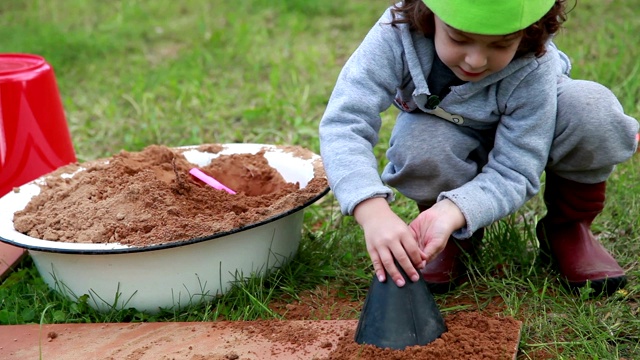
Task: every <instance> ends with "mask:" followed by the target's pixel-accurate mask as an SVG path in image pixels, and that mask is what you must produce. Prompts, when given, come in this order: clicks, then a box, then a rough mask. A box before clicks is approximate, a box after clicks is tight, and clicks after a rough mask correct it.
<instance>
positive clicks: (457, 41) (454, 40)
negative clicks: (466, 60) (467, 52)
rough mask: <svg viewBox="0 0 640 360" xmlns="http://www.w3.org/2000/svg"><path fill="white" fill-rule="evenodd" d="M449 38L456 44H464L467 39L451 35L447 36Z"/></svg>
mask: <svg viewBox="0 0 640 360" xmlns="http://www.w3.org/2000/svg"><path fill="white" fill-rule="evenodd" d="M449 39H450V40H451V41H452V42H454V43H456V44H465V43H466V42H467V41H466V40H463V39H457V38H454V37H452V36H449Z"/></svg>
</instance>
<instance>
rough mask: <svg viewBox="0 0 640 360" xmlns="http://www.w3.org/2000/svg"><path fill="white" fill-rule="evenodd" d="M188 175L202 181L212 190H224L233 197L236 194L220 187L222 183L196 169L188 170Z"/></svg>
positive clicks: (222, 186) (224, 187)
mask: <svg viewBox="0 0 640 360" xmlns="http://www.w3.org/2000/svg"><path fill="white" fill-rule="evenodd" d="M189 174H191V175H193V176H195V177H197V178H198V179H200V180H202V181H204V182H205V184H207V185H209V186H211V187H212V188H214V189H218V190H224V191H226V192H228V193H229V194H231V195H235V194H236V192H235V191H233V190H231V189H229V188H228V187H226V186H224V185H222V183H220V182H219V181H218V180H216V179H214V178H213V177H211V176H209V175H207V174H205V173H203V172H202V171H200V169H198V168H193V169H191V170H189Z"/></svg>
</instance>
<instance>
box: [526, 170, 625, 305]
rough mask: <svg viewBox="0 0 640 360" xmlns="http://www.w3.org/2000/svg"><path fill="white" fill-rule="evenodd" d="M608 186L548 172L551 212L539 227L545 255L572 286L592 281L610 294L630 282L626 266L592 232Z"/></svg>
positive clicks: (547, 200) (597, 289)
mask: <svg viewBox="0 0 640 360" xmlns="http://www.w3.org/2000/svg"><path fill="white" fill-rule="evenodd" d="M605 188H606V185H605V182H601V183H597V184H583V183H578V182H575V181H571V180H567V179H563V178H561V177H558V176H557V175H554V174H551V173H547V183H546V189H545V192H544V202H545V204H546V206H547V215H546V216H545V217H544V218H542V220H540V222H539V223H538V225H537V227H536V234H537V237H538V240H539V241H540V251H541V258H542V259H543V260H546V261H551V262H553V264H554V266H555V267H556V268H557V270H558V271H559V273H560V275H561V276H562V277H563V278H564V279H565V280H566V282H567V284H568V285H569V287H570V288H572V289H576V288H580V287H584V286H586V285H587V282H589V283H590V286H591V288H593V289H594V290H595V294H596V295H599V294H602V293H606V294H609V295H610V294H612V293H613V292H615V291H616V290H618V289H621V288H622V287H624V285H625V284H626V282H627V278H626V276H625V273H624V270H623V269H622V268H621V267H620V265H619V264H618V262H617V261H616V260H615V259H614V258H613V256H611V254H609V252H608V251H607V249H605V248H604V246H602V244H601V243H600V242H598V240H596V238H595V237H594V236H593V233H592V232H591V223H592V222H593V220H594V219H595V217H596V216H598V214H600V212H602V209H603V208H604V200H605Z"/></svg>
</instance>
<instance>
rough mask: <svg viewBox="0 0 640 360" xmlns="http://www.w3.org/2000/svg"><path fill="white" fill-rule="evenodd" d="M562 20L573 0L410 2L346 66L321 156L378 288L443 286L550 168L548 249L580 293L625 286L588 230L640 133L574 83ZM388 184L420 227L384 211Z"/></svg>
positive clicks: (544, 243)
mask: <svg viewBox="0 0 640 360" xmlns="http://www.w3.org/2000/svg"><path fill="white" fill-rule="evenodd" d="M565 19H566V13H565V0H502V1H495V0H405V1H402V2H401V3H398V4H396V5H395V6H392V7H390V8H389V9H388V10H387V11H386V12H385V13H384V15H383V16H382V18H381V19H380V20H379V21H378V22H377V23H376V25H375V26H374V27H373V28H372V29H371V30H370V32H369V33H368V34H367V36H366V37H365V39H364V40H363V42H362V44H361V45H360V46H359V47H358V49H357V50H356V51H355V52H354V53H353V55H352V56H351V58H350V59H349V60H348V61H347V63H346V64H345V66H344V68H343V70H342V71H341V73H340V75H339V77H338V80H337V83H336V86H335V89H334V91H333V93H332V95H331V98H330V101H329V103H328V106H327V109H326V112H325V114H324V116H323V118H322V121H321V123H320V129H319V130H320V143H321V154H322V158H323V162H324V166H325V169H326V172H327V175H328V178H329V183H330V185H331V188H332V190H333V192H334V194H335V196H336V198H337V200H338V202H339V203H340V206H341V210H342V212H343V213H344V214H348V215H354V217H355V219H356V221H357V222H358V223H359V224H360V225H361V226H362V228H363V230H364V236H365V240H366V245H367V250H368V252H369V255H370V257H371V260H372V262H373V267H374V270H375V273H376V276H377V277H378V278H379V279H380V281H385V280H386V275H385V271H386V272H388V274H389V276H390V277H391V278H392V280H393V281H394V282H395V283H396V284H397V286H403V285H404V284H405V282H404V279H403V277H402V275H401V273H400V272H399V270H398V268H397V267H396V264H395V263H394V260H396V261H397V264H399V265H400V266H401V267H402V269H403V270H404V271H405V272H406V274H407V276H408V277H409V279H410V280H411V281H417V280H419V278H420V276H423V277H424V279H425V280H426V281H427V283H429V284H430V286H432V290H435V291H440V290H443V289H445V290H446V289H448V288H449V287H450V286H451V285H452V284H455V280H456V279H458V278H459V277H460V276H461V275H463V274H464V272H465V268H464V265H463V262H462V259H463V258H462V255H464V253H465V252H467V253H471V252H473V251H474V249H475V248H476V247H477V246H478V244H479V242H480V240H481V239H482V234H483V228H484V227H486V226H488V225H490V224H491V223H493V222H495V221H497V220H499V219H501V218H503V217H505V216H507V215H509V214H511V213H513V212H515V211H516V210H517V209H518V208H520V207H521V206H522V205H523V204H524V203H525V202H526V201H527V200H529V199H530V198H531V197H533V196H534V195H535V194H536V193H537V192H538V191H539V190H540V178H541V175H542V173H543V171H545V170H546V185H545V193H544V200H545V204H546V206H547V215H546V216H545V217H544V218H543V219H542V220H541V221H540V222H539V224H538V225H537V229H536V230H537V236H538V239H539V240H540V244H541V246H540V247H541V253H542V254H543V255H544V256H545V257H546V258H548V260H549V261H553V262H554V265H555V266H556V267H557V268H558V270H559V272H560V274H561V275H562V277H563V278H564V279H565V280H566V281H567V283H568V284H569V285H570V286H571V287H573V288H576V287H581V286H585V284H587V282H590V283H591V286H592V287H593V288H594V289H595V290H596V291H597V292H601V291H602V290H605V289H606V292H607V293H611V292H613V291H615V290H616V289H618V288H621V287H622V286H624V284H625V281H626V277H625V273H624V270H623V269H622V268H621V267H620V265H618V263H617V262H616V260H614V259H613V257H612V256H611V255H610V254H609V253H608V252H607V250H606V249H605V248H604V247H603V246H602V245H601V244H600V243H599V242H598V241H597V240H596V239H595V238H594V236H593V234H592V233H591V230H590V226H591V222H592V221H593V219H594V218H595V217H596V216H597V215H598V214H599V213H600V212H601V211H602V209H603V206H604V196H605V181H606V180H607V178H608V177H609V175H610V174H611V173H612V171H613V170H614V167H615V165H616V164H619V163H621V162H623V161H625V160H627V159H629V158H630V157H631V156H632V155H633V153H634V152H635V149H636V146H637V141H636V137H635V136H636V133H637V131H638V122H637V121H636V120H635V119H633V118H631V117H629V116H627V115H625V114H624V112H623V109H622V106H621V105H620V103H619V102H618V100H617V99H616V97H615V96H614V95H613V94H612V93H611V91H609V90H608V89H606V88H605V87H603V86H602V85H599V84H597V83H594V82H590V81H583V80H573V79H571V78H569V71H570V69H571V67H570V63H569V59H568V58H567V56H566V55H565V54H563V53H562V52H560V51H559V50H558V49H557V48H556V47H555V45H554V44H553V42H552V41H551V38H552V36H553V34H555V33H556V32H557V31H558V30H559V29H560V27H561V25H562V23H563V22H564V20H565ZM392 104H394V105H395V106H397V107H398V108H399V109H400V113H399V115H398V117H397V120H396V123H395V126H394V129H393V131H392V134H391V140H390V146H389V149H388V151H387V158H388V164H387V165H386V167H385V168H384V170H383V171H382V175H380V174H379V172H378V168H377V160H376V158H375V157H374V154H373V151H372V149H373V147H374V146H375V145H376V143H377V141H378V132H379V130H380V126H381V117H380V113H381V112H383V111H385V110H386V109H388V108H389V107H390V106H391V105H392ZM390 187H393V188H395V189H397V190H398V191H399V192H400V193H402V194H403V195H405V196H406V197H408V198H410V199H412V200H414V201H415V202H416V203H417V205H418V208H419V209H420V211H421V212H420V214H419V215H418V217H417V218H416V219H414V220H413V221H412V222H411V223H410V224H409V226H407V224H406V223H405V222H404V221H402V220H401V219H400V218H399V217H398V216H397V215H396V214H394V213H393V211H392V210H391V209H390V207H389V204H388V203H389V202H390V201H392V200H393V192H392V190H391V188H390ZM417 270H420V273H421V274H420V273H419V272H418V271H417Z"/></svg>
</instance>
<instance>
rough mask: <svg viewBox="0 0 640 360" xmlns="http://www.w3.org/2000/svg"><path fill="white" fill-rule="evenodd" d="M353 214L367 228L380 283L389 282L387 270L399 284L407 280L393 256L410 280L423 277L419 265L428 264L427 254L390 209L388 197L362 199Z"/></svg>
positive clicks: (370, 254)
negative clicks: (419, 271)
mask: <svg viewBox="0 0 640 360" xmlns="http://www.w3.org/2000/svg"><path fill="white" fill-rule="evenodd" d="M354 217H355V218H356V220H357V221H358V223H359V224H360V226H362V229H363V230H364V237H365V240H366V242H367V251H368V252H369V256H370V257H371V261H372V262H373V268H374V270H375V273H376V276H377V277H378V280H379V281H380V282H384V281H386V273H385V270H386V272H388V273H389V276H390V277H391V279H393V282H394V283H395V284H396V285H398V286H399V287H402V286H404V284H405V280H404V278H403V277H402V275H401V274H400V272H399V271H398V269H397V268H396V265H395V263H394V259H395V260H397V261H398V263H399V264H400V266H402V268H403V269H404V271H405V273H406V274H407V276H408V277H409V279H411V281H418V280H419V279H420V276H421V275H420V274H419V273H418V271H417V270H416V268H423V267H424V266H425V264H426V262H425V259H426V257H425V254H424V253H423V252H422V251H420V247H419V246H418V242H417V241H416V238H415V237H414V234H413V232H412V231H411V229H410V228H409V226H408V225H407V224H406V223H405V222H404V221H403V220H402V219H400V218H399V217H398V215H396V214H395V213H394V212H393V211H392V210H391V208H390V207H389V204H388V203H387V200H385V199H382V198H372V199H368V200H365V201H363V202H362V203H360V204H358V206H357V207H356V209H355V211H354Z"/></svg>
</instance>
